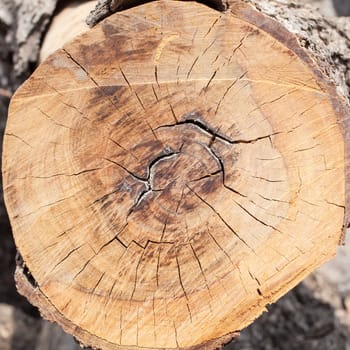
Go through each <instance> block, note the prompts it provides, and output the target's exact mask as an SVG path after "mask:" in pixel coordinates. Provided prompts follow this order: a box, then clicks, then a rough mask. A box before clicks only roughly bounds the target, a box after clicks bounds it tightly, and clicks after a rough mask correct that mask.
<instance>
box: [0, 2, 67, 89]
mask: <svg viewBox="0 0 350 350" xmlns="http://www.w3.org/2000/svg"><path fill="white" fill-rule="evenodd" d="M1 1H2V3H1V11H0V25H2V26H4V27H5V30H6V34H5V50H6V49H7V50H9V51H10V53H11V56H12V60H13V63H14V69H13V72H11V73H12V74H13V75H14V78H13V80H14V83H15V84H14V85H15V86H14V87H17V86H18V85H19V84H20V83H21V82H22V81H23V80H24V79H25V78H26V77H28V76H29V74H30V73H31V72H32V70H33V66H34V65H36V63H37V58H38V55H39V50H40V44H41V39H42V36H43V35H44V33H45V31H46V29H47V27H48V24H49V23H50V20H51V17H52V15H53V14H54V11H55V9H56V5H57V2H58V1H62V0H45V1H42V0H31V1H23V0H16V1H15V0H1Z"/></svg>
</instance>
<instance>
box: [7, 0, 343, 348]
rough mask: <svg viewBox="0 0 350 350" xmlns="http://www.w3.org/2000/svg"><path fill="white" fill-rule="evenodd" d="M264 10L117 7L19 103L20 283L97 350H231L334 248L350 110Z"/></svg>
mask: <svg viewBox="0 0 350 350" xmlns="http://www.w3.org/2000/svg"><path fill="white" fill-rule="evenodd" d="M250 11H251V15H250V17H249V16H246V18H245V19H242V18H239V16H237V13H236V14H233V13H231V12H225V13H220V12H218V11H216V10H213V9H210V8H208V7H206V6H204V5H201V4H197V3H192V2H189V3H182V2H175V1H159V2H153V3H149V4H145V5H142V6H139V7H135V8H132V9H130V10H127V11H123V12H120V13H117V14H115V15H113V16H110V17H109V18H108V19H106V20H104V21H103V22H101V24H99V25H97V26H96V27H95V28H94V29H92V30H90V31H88V32H87V33H85V34H83V35H81V36H79V37H77V38H76V39H74V40H73V41H72V42H70V43H69V44H67V45H65V46H64V48H63V49H61V50H58V51H56V52H55V53H54V54H53V55H51V56H50V57H49V58H48V59H47V60H46V61H44V62H43V63H42V64H41V65H40V66H39V68H38V69H37V70H36V71H35V73H34V74H33V76H32V77H31V78H30V79H29V80H28V81H27V82H26V83H25V84H24V85H23V86H22V87H21V88H20V89H19V90H18V91H17V93H16V95H15V97H14V98H13V99H12V102H11V107H10V116H9V122H8V125H7V128H6V134H5V141H4V156H3V164H4V167H3V168H4V169H3V178H4V192H5V200H6V205H7V208H8V211H9V216H10V219H11V224H12V227H13V231H14V236H15V240H16V244H17V247H18V249H19V251H20V252H21V255H22V256H23V260H24V265H25V266H26V268H27V269H28V271H30V274H31V279H32V284H34V285H30V283H29V281H28V280H26V279H25V278H24V276H23V275H21V276H19V277H18V283H19V286H20V289H21V290H22V292H23V293H24V294H26V295H27V296H28V298H29V299H30V300H31V301H32V302H33V303H35V304H37V305H39V307H40V308H41V311H42V313H43V314H44V316H46V317H47V318H49V319H51V320H55V321H57V322H59V323H60V324H61V325H62V326H63V327H64V328H65V329H66V330H68V331H70V332H71V333H73V334H74V335H75V336H76V337H77V338H78V339H79V340H80V341H81V342H82V343H84V344H87V345H92V346H94V347H97V348H102V349H120V348H130V349H136V348H150V349H159V348H162V349H163V348H164V349H165V348H168V349H173V348H194V347H204V346H206V347H208V348H214V347H217V346H219V345H221V344H222V343H224V342H227V341H228V340H229V339H231V338H232V337H233V336H234V335H235V334H237V332H238V331H239V330H241V329H242V328H244V327H245V326H247V325H248V324H250V323H251V322H252V321H253V320H254V319H255V318H256V317H257V316H258V315H259V314H261V312H262V311H263V310H264V309H265V306H266V304H268V303H271V302H273V301H275V300H276V299H278V298H279V297H280V296H281V295H283V294H284V293H285V292H287V291H288V290H289V289H291V288H292V287H293V286H295V285H296V284H297V283H298V282H299V281H300V280H301V279H302V278H304V277H305V276H306V275H307V274H308V273H310V272H311V271H312V270H313V269H315V268H316V267H317V266H319V265H320V264H321V263H322V262H324V261H326V260H329V259H330V258H331V257H332V256H333V255H334V254H335V249H336V246H337V245H338V243H339V241H340V240H341V237H342V229H343V224H344V210H345V164H344V159H345V155H344V152H345V151H344V136H343V135H344V133H343V130H342V128H343V126H342V124H341V123H340V121H341V120H342V118H343V114H342V110H341V109H340V106H341V105H342V102H341V101H340V99H339V98H338V97H337V96H336V93H335V89H334V88H333V87H332V86H331V85H330V84H329V83H328V82H327V80H326V79H325V78H324V77H323V76H322V74H321V73H320V72H319V71H318V70H317V67H316V65H315V64H314V63H313V62H312V60H311V59H310V58H309V56H308V55H307V53H306V52H305V51H303V50H302V49H301V47H299V46H297V43H296V41H293V40H295V39H294V36H293V35H292V34H288V33H287V34H286V33H285V32H281V31H279V25H278V24H277V23H276V22H273V21H271V20H270V21H269V19H268V18H267V17H266V18H264V22H261V26H258V25H256V24H253V23H251V22H253V21H254V18H256V17H254V16H257V15H256V12H254V11H255V10H254V9H252V8H251V9H250ZM247 18H249V21H248V20H247ZM259 18H260V17H259ZM251 19H252V20H251ZM260 19H261V18H260Z"/></svg>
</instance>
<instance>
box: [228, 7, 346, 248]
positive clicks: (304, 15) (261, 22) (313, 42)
mask: <svg viewBox="0 0 350 350" xmlns="http://www.w3.org/2000/svg"><path fill="white" fill-rule="evenodd" d="M284 6H286V7H287V8H288V11H285V12H284V11H283V10H282V7H281V5H278V3H277V2H276V1H273V0H260V1H254V0H231V2H230V5H229V10H230V11H231V12H232V13H233V15H234V16H237V17H239V18H241V19H244V20H245V21H247V22H249V23H250V24H252V25H254V26H257V27H258V28H261V29H262V30H264V31H265V32H266V33H268V34H270V35H271V36H272V37H274V38H275V39H276V40H278V41H279V42H281V43H282V44H284V45H285V46H286V47H288V48H289V49H290V50H292V51H293V52H294V53H295V54H296V55H298V57H299V58H300V59H301V60H302V61H304V63H305V64H306V65H307V66H308V67H309V68H310V69H311V71H312V72H313V73H314V74H315V76H316V77H317V78H318V84H319V85H320V87H321V88H322V89H323V90H326V91H327V92H328V93H329V98H330V100H331V102H332V105H333V108H334V111H335V113H336V115H337V120H338V122H339V124H340V125H341V131H342V134H343V138H344V148H345V149H344V151H345V160H344V161H345V207H344V223H343V229H342V236H341V239H340V241H339V245H341V244H344V242H345V235H346V229H347V228H348V227H349V226H350V114H349V113H350V104H349V98H350V94H349V88H350V86H349V85H350V84H349V82H347V80H346V76H345V73H346V72H347V71H348V69H350V25H349V28H348V29H349V33H348V35H347V34H346V30H341V29H339V28H338V26H337V24H336V21H333V22H332V20H330V19H329V20H328V19H326V18H324V17H323V16H321V15H319V14H317V13H316V12H315V11H313V8H312V7H310V6H305V7H302V6H301V5H298V4H295V3H288V4H285V5H284ZM252 7H253V8H255V9H256V10H257V11H252ZM311 20H312V21H314V22H315V23H317V28H316V30H315V28H314V27H313V26H310V27H306V28H305V27H304V26H305V25H307V24H308V23H310V21H311ZM331 23H332V24H331ZM329 30H331V31H332V35H331V38H333V39H334V41H335V44H334V45H333V46H332V48H333V50H332V48H328V47H327V44H326V42H324V41H323V40H322V39H321V35H320V32H322V31H326V32H328V31H329ZM325 40H326V39H325ZM334 46H335V47H334ZM337 47H338V50H336V49H335V48H337ZM336 58H337V59H338V60H339V59H341V60H342V64H339V62H338V64H337V62H336V61H335V59H336ZM348 66H349V68H348ZM348 84H349V85H348Z"/></svg>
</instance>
